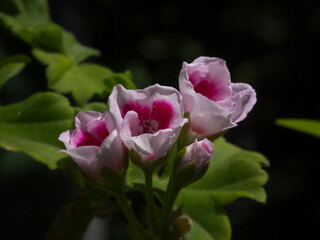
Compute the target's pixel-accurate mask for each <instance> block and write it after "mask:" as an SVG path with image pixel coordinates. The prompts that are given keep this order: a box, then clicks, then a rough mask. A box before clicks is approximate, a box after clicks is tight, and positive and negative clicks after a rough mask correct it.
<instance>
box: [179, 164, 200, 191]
mask: <svg viewBox="0 0 320 240" xmlns="http://www.w3.org/2000/svg"><path fill="white" fill-rule="evenodd" d="M196 174H197V169H196V165H195V164H194V162H192V163H190V164H188V165H186V166H184V168H182V169H181V170H180V171H179V172H178V173H176V174H174V175H173V183H174V185H175V187H176V188H178V189H181V188H183V187H186V186H188V185H189V184H191V183H193V182H194V181H195V179H196Z"/></svg>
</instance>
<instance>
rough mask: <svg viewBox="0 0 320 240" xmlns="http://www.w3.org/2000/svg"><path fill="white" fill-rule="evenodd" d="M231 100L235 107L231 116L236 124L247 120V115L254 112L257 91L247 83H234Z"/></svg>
mask: <svg viewBox="0 0 320 240" xmlns="http://www.w3.org/2000/svg"><path fill="white" fill-rule="evenodd" d="M231 86H232V97H231V100H232V101H233V102H234V104H235V106H234V109H233V112H232V115H231V119H232V121H233V122H234V123H237V122H240V121H241V120H243V119H245V118H246V116H247V114H248V113H249V112H250V111H251V110H252V108H253V106H254V105H255V104H256V102H257V96H256V92H255V90H254V89H253V88H252V87H251V86H250V85H249V84H246V83H232V85H231Z"/></svg>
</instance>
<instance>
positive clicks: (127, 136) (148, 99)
mask: <svg viewBox="0 0 320 240" xmlns="http://www.w3.org/2000/svg"><path fill="white" fill-rule="evenodd" d="M109 106H110V112H111V113H112V114H113V115H114V116H115V119H116V121H117V122H122V124H121V128H120V136H121V139H122V141H123V143H124V144H125V145H126V147H127V148H128V149H129V150H132V149H133V150H134V151H135V152H137V153H138V154H139V156H140V158H141V162H142V164H146V165H148V164H149V165H150V164H152V163H153V162H155V161H156V160H158V159H160V158H162V157H164V156H165V155H166V154H167V152H168V150H169V149H170V148H171V147H172V146H173V144H174V143H175V142H176V140H177V138H178V136H179V134H180V131H181V128H182V127H183V125H184V124H185V123H186V122H187V121H188V120H187V119H185V118H183V114H184V112H183V106H182V97H181V94H180V93H179V92H178V91H177V90H176V89H174V88H172V87H164V86H160V85H158V84H155V85H153V86H150V87H147V88H145V89H142V90H127V89H125V88H124V87H123V86H122V85H117V86H115V87H114V89H113V91H112V93H111V95H110V96H109Z"/></svg>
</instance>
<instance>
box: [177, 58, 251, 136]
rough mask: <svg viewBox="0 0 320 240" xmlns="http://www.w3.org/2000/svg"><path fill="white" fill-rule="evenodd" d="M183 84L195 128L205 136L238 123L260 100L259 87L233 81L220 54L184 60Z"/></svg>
mask: <svg viewBox="0 0 320 240" xmlns="http://www.w3.org/2000/svg"><path fill="white" fill-rule="evenodd" d="M179 87H180V92H181V94H182V96H183V105H184V109H185V111H186V112H189V113H190V128H191V131H192V132H194V133H196V134H199V135H202V136H205V137H209V136H213V135H215V134H218V133H221V132H222V131H224V130H226V129H229V128H232V127H235V126H237V123H238V122H240V121H241V120H243V119H244V118H245V117H246V116H247V114H248V113H249V112H250V111H251V109H252V107H253V106H254V104H255V103H256V93H255V90H254V89H253V88H252V87H251V86H250V85H249V84H246V83H232V82H231V80H230V73H229V70H228V68H227V66H226V63H225V61H224V60H222V59H219V58H213V57H199V58H197V59H195V60H194V61H193V62H192V63H190V64H188V63H186V62H184V63H183V66H182V69H181V72H180V76H179Z"/></svg>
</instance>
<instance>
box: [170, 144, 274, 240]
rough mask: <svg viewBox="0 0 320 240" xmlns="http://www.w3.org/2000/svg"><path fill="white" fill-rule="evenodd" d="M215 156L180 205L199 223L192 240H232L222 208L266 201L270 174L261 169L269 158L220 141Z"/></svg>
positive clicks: (184, 193)
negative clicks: (241, 200) (240, 202)
mask: <svg viewBox="0 0 320 240" xmlns="http://www.w3.org/2000/svg"><path fill="white" fill-rule="evenodd" d="M214 145H215V156H214V157H213V159H212V160H211V162H210V165H209V169H208V171H207V173H206V174H205V175H204V177H203V178H201V179H200V180H198V181H197V182H195V183H194V184H192V185H190V186H189V187H187V188H185V189H183V190H182V191H181V193H180V194H179V196H178V198H177V201H176V206H180V205H182V204H183V206H184V213H185V214H186V215H187V216H189V217H190V218H191V219H192V221H193V222H194V223H195V227H193V228H192V229H191V232H190V233H189V234H187V237H190V239H192V240H198V239H199V240H200V239H215V240H229V239H230V237H231V228H230V223H229V220H228V217H227V216H226V214H225V212H224V210H223V208H222V206H224V205H226V204H229V203H231V202H233V201H235V200H236V199H238V198H241V197H246V198H251V199H254V200H256V201H258V202H262V203H263V202H265V201H266V193H265V191H264V189H263V188H262V186H263V185H264V184H265V183H266V182H267V179H268V175H267V173H266V172H265V171H264V170H262V169H261V166H267V165H268V161H267V159H266V158H265V157H264V156H262V155H261V154H259V153H256V152H249V151H244V150H242V149H240V148H238V147H236V146H234V145H232V144H229V143H227V142H225V140H223V139H221V138H220V139H219V140H217V141H216V142H215V144H214Z"/></svg>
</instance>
